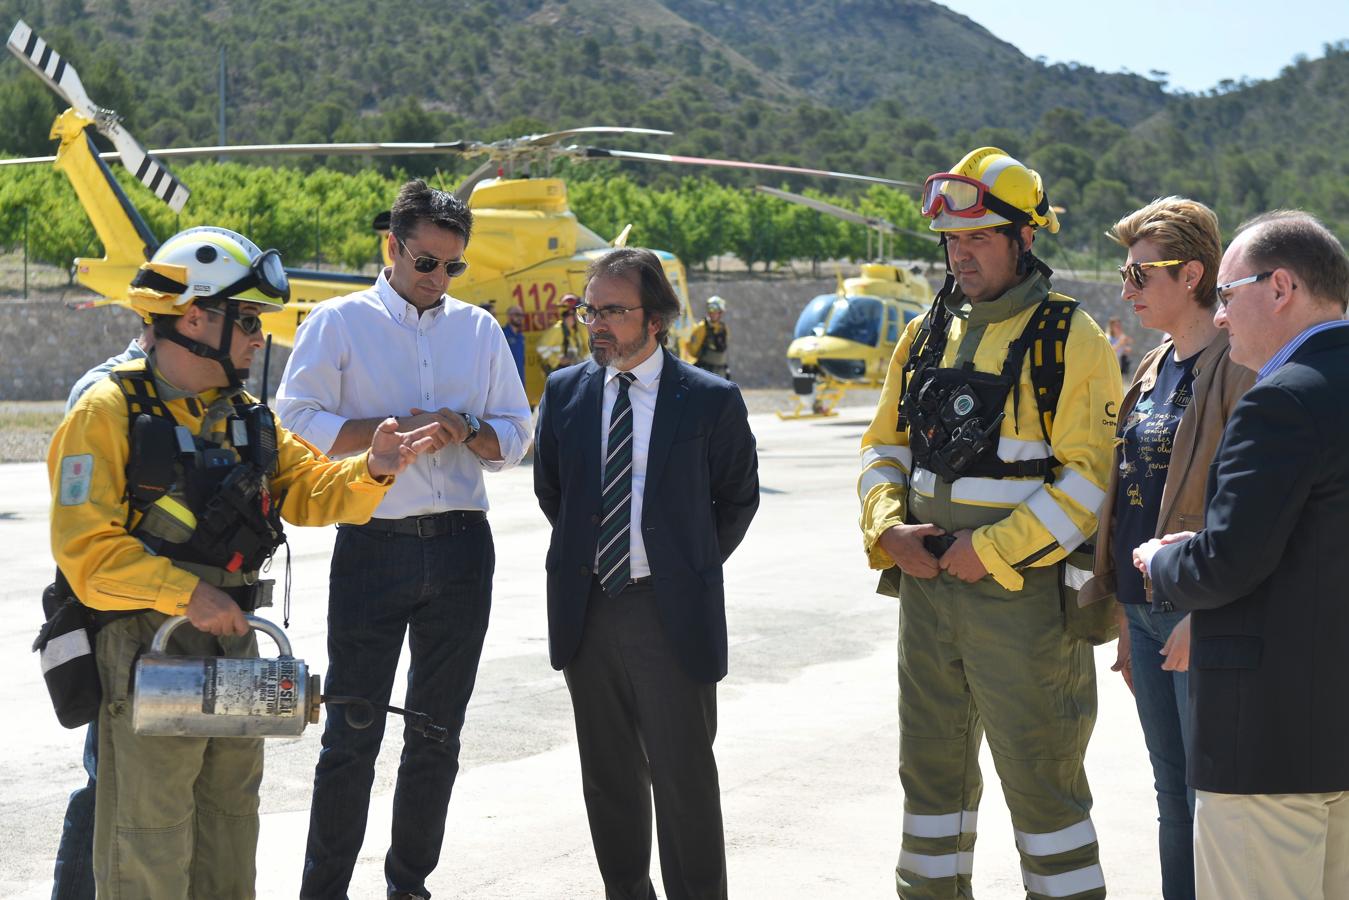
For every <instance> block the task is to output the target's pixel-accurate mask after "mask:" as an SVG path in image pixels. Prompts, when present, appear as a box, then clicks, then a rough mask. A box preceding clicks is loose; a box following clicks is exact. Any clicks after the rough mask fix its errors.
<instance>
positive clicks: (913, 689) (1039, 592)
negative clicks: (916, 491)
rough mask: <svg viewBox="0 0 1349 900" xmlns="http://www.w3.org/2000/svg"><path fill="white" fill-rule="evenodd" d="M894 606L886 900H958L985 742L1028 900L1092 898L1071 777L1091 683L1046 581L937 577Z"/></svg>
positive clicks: (1078, 791) (1082, 744) (1046, 574)
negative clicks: (893, 827) (896, 816)
mask: <svg viewBox="0 0 1349 900" xmlns="http://www.w3.org/2000/svg"><path fill="white" fill-rule="evenodd" d="M916 474H917V473H916V472H915V477H916ZM899 593H900V634H899V683H900V779H901V782H902V785H903V789H904V808H905V817H904V834H903V843H902V848H901V853H900V857H899V861H898V865H897V867H896V873H895V879H896V880H895V883H896V889H897V891H898V894H899V896H900V897H901V898H905V900H939V898H940V900H950V898H957V897H969V896H972V890H971V888H970V872H971V869H972V863H973V850H974V840H975V823H976V819H975V815H974V811H975V810H977V809H978V806H979V801H980V799H981V796H982V792H983V783H982V776H981V773H980V772H979V765H978V756H979V747H980V745H981V743H982V741H983V737H984V732H985V730H986V731H987V733H988V741H989V749H990V750H991V751H992V755H993V759H994V762H995V764H996V767H997V773H998V777H999V779H1000V780H1001V781H1002V785H1003V794H1004V796H1005V797H1006V798H1007V803H1008V807H1009V809H1010V811H1011V814H1012V824H1013V827H1014V829H1015V830H1016V833H1017V846H1018V849H1019V850H1020V852H1021V868H1022V873H1021V874H1022V880H1023V882H1024V884H1025V886H1026V890H1027V893H1028V896H1030V897H1033V898H1037V900H1038V898H1061V897H1074V898H1082V897H1089V898H1096V897H1103V896H1104V887H1103V884H1104V881H1103V877H1102V874H1101V869H1100V865H1099V859H1098V851H1097V845H1096V835H1095V830H1094V828H1093V827H1092V825H1091V821H1090V810H1091V794H1090V790H1089V789H1088V787H1087V781H1086V774H1085V772H1084V770H1083V766H1082V759H1083V756H1084V754H1085V751H1086V745H1087V739H1088V737H1089V736H1090V733H1091V728H1092V725H1093V724H1094V722H1095V715H1096V705H1095V699H1096V692H1095V669H1094V667H1093V660H1092V655H1091V648H1090V646H1089V645H1086V644H1082V643H1080V642H1077V641H1075V640H1073V639H1072V638H1070V637H1068V636H1067V635H1066V634H1065V633H1064V631H1063V625H1062V619H1061V617H1060V609H1059V589H1058V576H1057V571H1056V569H1055V568H1050V569H1046V570H1043V571H1041V570H1033V569H1032V570H1027V572H1026V583H1025V586H1024V588H1023V589H1022V590H1020V591H1017V592H1015V593H1013V592H1008V591H1006V590H1004V589H1003V588H1001V587H999V586H998V585H997V584H996V582H993V581H992V579H984V580H982V581H980V582H977V583H975V584H965V583H963V582H959V581H957V580H955V579H953V578H951V577H950V576H946V575H939V576H938V577H937V578H934V579H914V578H911V577H908V576H904V577H903V578H902V579H901V581H900V590H899ZM1006 874H1011V873H1006Z"/></svg>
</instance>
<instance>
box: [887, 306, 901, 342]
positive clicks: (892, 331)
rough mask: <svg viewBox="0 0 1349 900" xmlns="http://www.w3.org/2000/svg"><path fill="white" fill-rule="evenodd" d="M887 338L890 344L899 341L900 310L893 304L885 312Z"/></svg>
mask: <svg viewBox="0 0 1349 900" xmlns="http://www.w3.org/2000/svg"><path fill="white" fill-rule="evenodd" d="M885 340H886V343H889V344H898V343H899V312H898V311H897V310H896V309H895V308H894V307H893V306H892V307H890V309H889V311H887V312H886V314H885Z"/></svg>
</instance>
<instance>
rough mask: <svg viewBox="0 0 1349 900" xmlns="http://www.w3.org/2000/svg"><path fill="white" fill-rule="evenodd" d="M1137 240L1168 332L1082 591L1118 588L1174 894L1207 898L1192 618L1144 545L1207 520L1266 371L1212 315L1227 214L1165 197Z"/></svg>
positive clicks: (1132, 257)
mask: <svg viewBox="0 0 1349 900" xmlns="http://www.w3.org/2000/svg"><path fill="white" fill-rule="evenodd" d="M1110 237H1111V238H1112V239H1114V240H1115V242H1116V243H1118V244H1120V246H1122V247H1124V248H1126V249H1127V250H1128V257H1127V258H1126V260H1125V264H1124V265H1123V266H1121V267H1120V270H1119V272H1120V278H1121V279H1122V280H1123V282H1124V284H1123V288H1122V290H1121V298H1122V299H1123V300H1124V302H1126V303H1128V304H1129V305H1130V307H1131V308H1132V310H1133V312H1134V314H1135V315H1136V316H1138V321H1139V323H1140V324H1142V325H1143V326H1144V327H1146V328H1152V329H1156V330H1157V331H1162V332H1165V333H1166V334H1167V335H1169V337H1168V338H1167V339H1166V340H1164V341H1163V342H1162V344H1161V346H1159V347H1157V348H1156V349H1155V350H1152V351H1150V352H1149V353H1148V354H1147V355H1146V356H1144V357H1143V359H1142V360H1140V362H1139V364H1138V371H1137V372H1136V373H1135V374H1134V378H1133V383H1132V384H1131V385H1130V386H1129V389H1128V391H1127V392H1126V393H1125V395H1124V401H1123V403H1122V404H1121V405H1120V410H1119V431H1118V434H1117V441H1116V447H1115V466H1114V468H1113V469H1112V471H1111V479H1110V486H1109V488H1108V489H1107V492H1106V500H1105V504H1104V506H1103V508H1102V510H1101V515H1100V522H1101V525H1100V531H1099V532H1098V534H1097V536H1096V564H1095V577H1094V578H1093V579H1092V580H1091V581H1090V582H1088V583H1087V584H1086V585H1085V586H1084V587H1083V591H1085V592H1087V594H1088V596H1087V597H1084V598H1082V599H1083V601H1084V602H1085V601H1087V600H1090V599H1092V598H1093V597H1100V596H1102V595H1107V594H1110V593H1113V594H1114V595H1115V597H1116V599H1117V600H1118V601H1119V603H1120V606H1119V615H1120V637H1119V646H1118V650H1117V655H1116V660H1115V665H1114V666H1112V667H1111V668H1112V669H1113V670H1114V671H1117V672H1120V673H1122V674H1123V676H1124V681H1125V683H1126V684H1127V685H1128V686H1129V689H1130V690H1131V691H1133V694H1134V699H1135V703H1136V705H1137V707H1138V715H1139V719H1140V721H1141V722H1142V726H1143V737H1144V739H1145V740H1146V742H1147V747H1148V755H1149V757H1150V758H1151V761H1152V771H1153V776H1154V779H1155V781H1156V789H1157V811H1158V816H1159V817H1158V822H1159V831H1158V845H1159V849H1160V853H1161V869H1162V892H1163V896H1164V897H1165V898H1166V900H1175V898H1191V897H1194V849H1193V836H1192V832H1193V821H1194V792H1193V791H1192V790H1190V789H1188V788H1187V787H1186V784H1185V757H1186V751H1187V747H1188V743H1189V742H1188V740H1187V738H1188V730H1189V676H1188V674H1187V673H1188V669H1189V654H1190V627H1189V626H1190V623H1189V618H1188V616H1187V615H1186V614H1184V613H1179V612H1177V613H1153V612H1152V609H1151V607H1150V606H1149V604H1148V598H1147V596H1146V592H1145V590H1144V585H1143V579H1142V576H1141V575H1140V574H1139V572H1138V571H1137V570H1136V569H1135V568H1134V567H1133V565H1132V562H1131V559H1132V553H1133V548H1135V547H1137V546H1138V545H1139V544H1140V543H1143V542H1145V541H1147V540H1150V539H1151V538H1154V537H1161V536H1162V535H1164V534H1169V533H1172V532H1179V531H1199V530H1200V529H1201V528H1203V527H1204V489H1205V483H1206V478H1207V474H1208V468H1209V463H1210V462H1212V460H1213V456H1214V453H1215V452H1216V450H1217V447H1218V441H1219V439H1220V438H1221V437H1222V432H1223V427H1224V426H1225V424H1226V423H1227V418H1228V416H1230V415H1231V412H1232V408H1233V407H1234V406H1235V405H1236V403H1237V400H1238V399H1240V397H1241V395H1242V394H1243V393H1244V392H1245V391H1246V389H1247V388H1248V387H1250V385H1251V384H1252V383H1253V382H1254V380H1255V373H1253V372H1251V371H1250V370H1249V369H1244V368H1242V367H1241V366H1238V365H1237V364H1235V363H1233V362H1232V361H1231V358H1230V357H1229V355H1228V345H1227V332H1225V331H1223V330H1221V329H1219V328H1218V327H1217V326H1216V325H1215V324H1214V322H1213V311H1214V305H1215V303H1216V302H1217V294H1216V291H1215V289H1214V288H1215V284H1216V281H1217V274H1218V263H1219V261H1220V260H1221V258H1222V238H1221V236H1220V234H1219V231H1218V219H1217V217H1216V216H1215V215H1214V214H1213V211H1212V210H1210V209H1209V208H1208V207H1207V206H1205V205H1204V204H1202V203H1198V202H1196V201H1194V200H1186V199H1184V198H1181V197H1165V198H1163V199H1160V200H1154V201H1153V202H1152V203H1149V204H1148V205H1147V206H1145V207H1143V208H1142V209H1139V210H1137V211H1135V212H1133V213H1130V214H1129V215H1127V216H1125V217H1124V218H1122V219H1120V220H1119V221H1118V222H1116V223H1115V226H1114V228H1113V229H1111V231H1110Z"/></svg>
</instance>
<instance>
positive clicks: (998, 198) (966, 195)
mask: <svg viewBox="0 0 1349 900" xmlns="http://www.w3.org/2000/svg"><path fill="white" fill-rule="evenodd" d="M922 212H923V215H924V216H926V217H927V218H929V219H931V220H932V224H930V225H929V226H928V227H929V228H930V229H931V230H932V231H974V230H975V229H978V228H994V227H997V226H999V225H1009V224H1017V225H1030V226H1032V227H1035V228H1048V229H1049V232H1050V233H1051V234H1054V233H1056V232H1058V230H1059V218H1058V216H1057V215H1056V214H1055V212H1054V210H1053V209H1051V208H1050V206H1049V198H1048V197H1046V196H1045V189H1044V184H1043V183H1042V182H1041V180H1040V173H1039V172H1036V171H1035V170H1034V169H1029V168H1027V167H1026V166H1024V165H1022V164H1021V163H1020V162H1018V161H1017V160H1015V159H1013V158H1012V157H1011V156H1009V155H1008V154H1007V152H1006V151H1003V150H999V149H998V148H997V147H980V148H979V149H978V150H971V151H970V152H969V153H967V154H965V158H964V159H962V160H961V161H960V162H959V163H958V164H957V165H956V167H955V169H954V170H953V171H951V172H938V173H936V174H935V175H931V176H929V177H928V179H927V182H926V183H925V184H924V185H923V208H922Z"/></svg>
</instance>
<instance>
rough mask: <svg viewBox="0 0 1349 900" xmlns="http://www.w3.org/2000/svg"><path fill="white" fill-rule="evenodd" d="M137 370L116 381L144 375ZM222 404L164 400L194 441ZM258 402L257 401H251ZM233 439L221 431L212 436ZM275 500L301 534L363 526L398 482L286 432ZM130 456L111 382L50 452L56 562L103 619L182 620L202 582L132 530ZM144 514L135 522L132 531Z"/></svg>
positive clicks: (86, 401)
mask: <svg viewBox="0 0 1349 900" xmlns="http://www.w3.org/2000/svg"><path fill="white" fill-rule="evenodd" d="M144 365H145V361H144V360H134V361H132V362H128V363H124V364H123V365H121V366H119V367H118V369H117V370H118V371H121V370H132V369H139V368H143V367H144ZM218 396H219V392H217V391H214V390H213V391H207V392H206V393H204V394H200V395H198V396H197V397H195V398H193V397H178V398H177V399H170V395H169V394H168V393H165V392H164V391H163V390H162V389H161V391H160V398H161V399H162V400H164V401H165V405H166V406H167V407H168V409H169V411H170V412H171V413H172V414H173V417H174V418H175V419H176V420H177V421H178V424H179V425H182V426H186V427H187V428H188V429H189V430H191V431H192V432H193V433H194V434H196V433H198V432H199V431H200V429H201V425H202V421H203V416H204V413H205V410H206V409H207V408H208V407H209V406H210V405H211V403H212V402H213V401H214V400H215V399H216V398H217V397H218ZM250 402H251V401H250ZM224 429H225V422H224V421H223V420H220V421H216V422H215V423H214V425H213V426H212V429H211V433H213V434H215V433H219V432H221V431H223V430H224ZM276 438H277V453H278V459H277V475H276V476H275V477H273V478H272V479H271V480H270V487H271V490H272V492H273V495H274V496H280V495H281V492H282V491H285V492H286V493H285V499H284V501H283V502H282V504H281V515H282V517H283V518H285V519H286V521H288V522H291V523H293V524H295V525H328V524H331V523H333V522H356V523H360V522H365V521H368V520H369V518H370V516H371V515H372V514H373V513H374V511H375V507H377V506H378V505H379V502H380V501H381V500H382V499H383V498H384V494H385V493H386V492H387V491H388V489H389V485H391V484H393V479H392V478H390V479H388V481H387V483H385V484H381V483H380V482H378V481H376V480H375V479H374V477H373V476H371V475H370V471H369V469H368V468H367V466H366V454H364V453H363V454H360V455H359V456H353V457H350V458H347V459H343V460H340V461H333V460H330V459H328V458H327V457H326V456H324V455H323V454H322V453H321V452H320V451H318V450H317V449H315V448H314V447H313V446H312V445H311V444H308V443H306V442H305V441H303V440H301V439H300V438H298V437H296V436H295V435H293V434H291V433H290V432H289V431H287V430H286V429H285V428H282V427H281V424H280V423H279V422H278V423H277V425H276ZM129 452H130V432H129V424H128V420H127V403H126V398H125V396H124V395H123V393H122V390H121V388H120V387H118V385H117V384H116V382H114V381H113V380H112V379H111V378H108V379H104V380H103V381H101V382H99V383H98V384H96V385H94V386H93V387H92V388H90V389H89V390H88V391H86V392H85V394H84V396H83V397H81V398H80V400H79V402H78V403H76V404H75V407H74V408H73V409H71V411H70V412H69V413H68V414H67V415H66V417H65V419H64V420H63V421H62V422H61V425H60V427H59V428H58V429H57V431H56V434H55V435H54V436H53V437H52V442H51V446H50V448H48V451H47V472H48V475H49V477H50V480H51V489H52V512H51V536H52V552H53V555H54V556H55V557H56V563H57V565H58V566H59V567H60V569H61V571H62V572H63V573H65V576H66V578H67V580H68V581H69V582H70V586H71V588H72V589H73V590H74V592H75V596H77V597H79V598H80V601H81V602H83V603H84V604H85V605H86V606H90V607H93V608H95V609H104V610H142V609H154V610H157V611H159V612H162V613H165V614H166V615H171V616H173V615H182V614H183V612H184V610H186V609H187V603H188V600H189V599H190V598H191V595H192V591H193V589H194V588H196V586H197V582H198V581H199V580H200V579H199V578H198V577H197V576H196V575H193V574H192V573H191V572H188V571H187V570H185V569H182V568H179V567H178V566H176V565H174V563H173V562H172V561H171V560H169V559H167V558H165V557H162V556H155V555H153V554H151V553H150V552H149V551H148V550H147V549H146V548H145V546H144V545H143V544H142V543H141V542H140V541H139V540H137V539H136V538H134V537H132V536H131V533H130V530H129V529H128V512H129V509H128V502H127V491H126V467H127V460H128V456H129ZM137 521H139V514H138V513H137V514H134V515H133V516H132V517H131V519H130V526H131V528H134V527H135V525H136V523H137Z"/></svg>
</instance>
